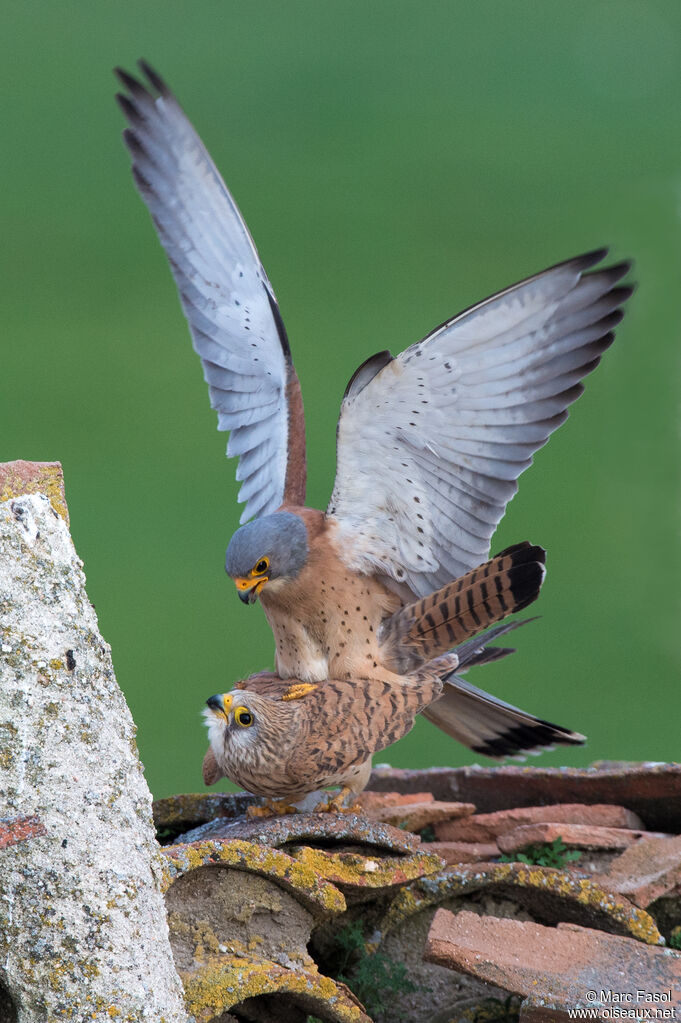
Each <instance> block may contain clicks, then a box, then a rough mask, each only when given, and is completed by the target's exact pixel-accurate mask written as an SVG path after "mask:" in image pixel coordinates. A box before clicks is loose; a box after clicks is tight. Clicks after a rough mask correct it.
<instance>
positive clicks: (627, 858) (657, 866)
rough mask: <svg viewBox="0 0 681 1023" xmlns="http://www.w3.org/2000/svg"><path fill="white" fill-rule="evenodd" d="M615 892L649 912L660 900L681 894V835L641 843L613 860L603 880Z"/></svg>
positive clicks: (600, 878) (601, 881)
mask: <svg viewBox="0 0 681 1023" xmlns="http://www.w3.org/2000/svg"><path fill="white" fill-rule="evenodd" d="M598 880H599V881H600V883H601V884H604V885H606V886H607V887H608V888H610V889H611V891H616V892H620V893H621V894H622V895H626V896H627V898H629V899H631V901H632V902H633V903H635V904H636V905H637V906H641V907H642V908H643V909H646V908H647V907H648V906H650V905H651V903H653V902H655V901H656V899H660V898H663V897H664V896H669V895H676V894H678V893H679V892H681V835H675V836H674V837H673V838H650V839H647V840H643V841H641V842H637V844H636V845H635V846H632V847H631V848H630V849H626V850H625V851H624V852H623V853H622V854H621V856H618V857H617V859H615V860H613V862H612V863H611V865H610V869H609V870H608V871H607V873H605V874H602V875H601V876H600V877H599V879H598Z"/></svg>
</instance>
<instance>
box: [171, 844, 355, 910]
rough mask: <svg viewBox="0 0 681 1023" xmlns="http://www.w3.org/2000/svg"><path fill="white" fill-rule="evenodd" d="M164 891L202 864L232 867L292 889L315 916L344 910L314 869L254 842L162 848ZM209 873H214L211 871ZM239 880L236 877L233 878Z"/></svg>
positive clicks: (335, 893)
mask: <svg viewBox="0 0 681 1023" xmlns="http://www.w3.org/2000/svg"><path fill="white" fill-rule="evenodd" d="M163 853H164V858H165V861H166V862H165V867H166V869H165V878H164V884H163V887H164V889H165V890H166V891H168V890H169V889H170V886H171V885H172V884H173V883H174V882H176V881H178V880H179V879H180V878H181V877H183V876H185V875H186V874H189V873H190V872H191V871H196V870H199V871H201V872H202V874H203V873H204V872H203V870H202V868H204V867H209V868H210V867H233V868H234V869H235V870H243V871H245V872H246V873H249V874H259V875H261V876H262V877H266V878H268V879H269V880H271V881H272V882H274V884H277V885H279V886H280V887H281V888H283V889H284V890H285V891H287V892H290V893H292V894H293V895H295V897H296V898H297V899H298V901H299V902H300V903H302V905H303V906H304V907H305V908H306V909H307V910H308V912H310V913H311V914H312V915H313V916H314V917H315V918H320V917H325V916H328V915H329V914H333V913H342V912H344V910H345V908H346V905H345V899H344V898H343V895H342V893H341V892H340V891H338V889H337V888H336V887H334V885H333V884H329V883H328V882H327V881H325V879H324V877H323V876H322V875H321V874H320V873H318V872H317V871H315V870H312V869H307V868H306V867H305V866H303V865H301V863H299V862H298V860H296V859H293V857H291V856H288V855H287V854H286V853H284V852H281V851H280V850H279V849H267V848H263V846H261V845H257V844H256V843H255V842H241V841H236V840H235V841H232V842H195V843H194V844H192V845H172V846H169V847H167V848H165V849H164V850H163ZM209 876H214V875H213V874H210V875H209ZM233 883H234V884H238V878H233Z"/></svg>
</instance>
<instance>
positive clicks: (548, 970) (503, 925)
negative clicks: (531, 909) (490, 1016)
mask: <svg viewBox="0 0 681 1023" xmlns="http://www.w3.org/2000/svg"><path fill="white" fill-rule="evenodd" d="M425 958H426V959H427V960H428V961H429V962H434V963H438V964H439V965H441V966H449V967H450V968H451V969H454V970H460V971H463V972H464V973H468V974H470V975H471V976H474V977H478V978H480V979H481V980H486V981H488V982H489V983H492V984H497V985H499V986H500V987H502V988H504V989H505V990H506V991H512V992H514V993H517V994H522V995H531V996H532V997H533V1000H534V1002H535V1006H537V1004H538V1003H539V997H538V996H540V997H541V1002H540V1003H539V1004H541V1006H542V1007H546V1008H547V1009H553V1010H562V1011H564V1012H565V1016H564V1017H561V1016H560V1015H558V1016H554V1017H548V1018H555V1019H561V1018H564V1019H566V1020H567V1019H568V1018H569V1017H568V1015H567V1010H569V1009H576V1008H600V1009H605V1010H606V1012H607V1013H610V1018H611V1019H612V1018H613V1016H612V1005H613V1003H612V999H610V1000H608V997H607V994H608V992H613V993H615V994H617V995H621V996H622V998H621V999H619V1002H620V1004H622V1003H624V1004H626V1005H627V1006H628V1007H632V1006H633V1007H637V1008H639V1010H641V1009H643V1008H644V1006H646V1004H647V1006H648V1007H650V1006H651V1004H652V1003H651V1002H647V1003H646V1002H645V1001H644V1000H642V999H641V998H640V996H638V995H637V992H638V991H644V992H650V993H657V994H662V995H663V996H665V995H668V1000H667V999H665V1001H663V1002H661V1003H658V1004H662V1005H665V1004H666V1006H667V1007H669V1006H675V1007H678V1006H679V1005H681V955H679V954H678V953H675V952H672V951H670V950H669V949H661V948H654V947H650V946H648V947H644V946H642V945H641V944H640V943H639V942H636V941H633V940H632V939H631V938H623V937H619V936H616V935H612V934H603V933H601V932H599V931H593V930H590V929H588V928H584V927H578V926H575V925H574V924H573V925H567V926H566V925H559V926H558V927H544V926H542V925H541V924H536V923H531V922H528V921H518V920H502V919H495V918H493V917H480V916H477V915H476V914H474V913H468V912H461V913H458V914H457V915H456V916H454V914H452V913H450V912H448V911H447V910H443V909H440V910H438V912H437V913H436V914H435V917H434V919H433V923H432V925H431V928H430V931H429V934H428V940H427V943H426V950H425ZM540 985H541V986H540ZM587 992H591V993H592V996H591V997H590V996H589V995H588V994H587ZM596 1018H598V1017H596ZM603 1018H607V1016H603ZM641 1018H644V1017H641ZM668 1018H673V1017H668Z"/></svg>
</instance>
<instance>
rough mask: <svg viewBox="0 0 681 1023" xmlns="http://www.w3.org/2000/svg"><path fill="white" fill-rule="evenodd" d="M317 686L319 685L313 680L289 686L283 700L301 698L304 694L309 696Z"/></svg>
mask: <svg viewBox="0 0 681 1023" xmlns="http://www.w3.org/2000/svg"><path fill="white" fill-rule="evenodd" d="M316 688H317V686H316V684H315V683H313V682H297V683H296V685H293V686H289V688H288V689H287V690H286V692H285V693H284V695H283V696H282V700H301V699H302V698H303V696H307V694H308V693H311V692H312V691H313V690H314V689H316Z"/></svg>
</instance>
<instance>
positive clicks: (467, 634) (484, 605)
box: [381, 541, 546, 674]
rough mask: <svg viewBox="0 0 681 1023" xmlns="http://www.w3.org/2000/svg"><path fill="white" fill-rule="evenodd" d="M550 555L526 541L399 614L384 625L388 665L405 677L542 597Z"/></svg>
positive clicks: (383, 645)
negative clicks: (541, 592) (540, 595)
mask: <svg viewBox="0 0 681 1023" xmlns="http://www.w3.org/2000/svg"><path fill="white" fill-rule="evenodd" d="M545 560H546V552H545V551H544V550H543V548H541V547H537V546H535V545H534V544H530V543H528V542H527V541H525V542H523V543H519V544H515V545H514V546H513V547H509V548H507V549H506V550H505V551H502V552H501V553H500V554H497V555H496V557H494V558H492V559H490V561H487V562H485V564H483V565H479V566H478V567H477V568H475V569H473V571H472V572H467V573H466V575H463V576H461V578H460V579H456V580H455V581H454V582H451V583H448V584H447V586H444V587H442V589H440V590H436V591H435V593H431V594H430V595H429V596H428V597H424V598H423V599H422V600H418V601H416V602H415V603H413V604H408V605H407V606H406V607H403V608H401V609H400V610H399V611H397V612H396V613H395V614H394V615H393V616H392V617H391V618H390V619H389V620H388V622H387V623H386V624H385V625H384V627H383V632H382V634H381V644H382V647H383V649H384V650H385V658H386V661H387V662H389V664H390V667H391V669H392V670H393V671H396V672H398V673H400V674H406V673H407V672H410V671H414V670H415V669H416V668H418V667H419V666H420V665H422V664H425V663H426V662H428V661H430V660H432V659H433V658H434V657H438V656H439V655H440V654H442V653H444V652H445V651H447V650H451V649H452V647H454V646H457V645H458V644H460V643H463V642H465V641H466V640H468V639H470V638H471V637H472V636H475V635H477V633H479V632H482V630H483V629H486V628H488V627H489V626H490V625H494V623H495V622H500V621H501V620H502V619H504V618H506V616H507V615H510V614H513V613H514V612H516V611H520V610H522V608H524V607H527V605H528V604H531V603H532V601H533V600H535V599H536V598H537V596H538V594H539V590H540V589H541V585H542V582H543V581H544V575H545V568H544V563H545Z"/></svg>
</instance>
